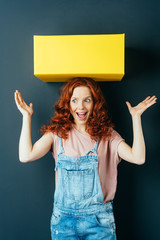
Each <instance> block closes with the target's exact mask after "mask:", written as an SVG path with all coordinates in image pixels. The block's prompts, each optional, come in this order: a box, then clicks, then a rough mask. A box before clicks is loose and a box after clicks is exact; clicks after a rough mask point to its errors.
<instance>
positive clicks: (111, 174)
mask: <svg viewBox="0 0 160 240" xmlns="http://www.w3.org/2000/svg"><path fill="white" fill-rule="evenodd" d="M51 135H52V138H53V152H52V155H53V157H54V159H55V164H56V162H57V155H58V152H59V139H58V136H57V135H55V134H54V133H52V132H51ZM121 141H124V139H123V138H122V137H121V136H120V135H119V134H118V133H117V132H116V131H115V130H113V131H112V135H111V137H110V138H109V139H108V140H107V139H106V140H101V141H100V142H99V143H98V146H97V154H98V162H99V164H98V173H99V179H100V183H101V188H102V192H103V197H104V203H107V202H109V201H111V200H113V199H114V196H115V192H116V188H117V165H118V164H119V163H120V161H121V158H120V157H119V156H118V152H117V147H118V144H119V143H120V142H121ZM94 145H95V141H94V140H92V139H91V138H90V136H89V135H84V134H82V133H80V132H79V131H78V130H77V129H76V128H75V127H74V126H73V128H72V129H71V130H70V131H69V134H68V139H67V140H64V139H62V146H63V149H64V153H63V154H64V155H67V156H72V157H80V156H84V155H85V154H86V152H88V151H89V150H92V149H93V148H94ZM57 179H58V168H57V171H56V177H55V182H56V183H57Z"/></svg>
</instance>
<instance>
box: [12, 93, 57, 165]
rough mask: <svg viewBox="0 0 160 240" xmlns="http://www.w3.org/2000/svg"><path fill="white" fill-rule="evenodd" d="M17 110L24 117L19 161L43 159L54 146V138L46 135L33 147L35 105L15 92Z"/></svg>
mask: <svg viewBox="0 0 160 240" xmlns="http://www.w3.org/2000/svg"><path fill="white" fill-rule="evenodd" d="M15 102H16V105H17V108H18V109H19V111H20V112H21V113H22V115H23V122H22V130H21V135H20V141H19V159H20V161H21V162H24V163H25V162H29V161H34V160H37V159H39V158H41V157H43V156H44V155H45V154H46V153H47V152H48V151H49V150H50V149H51V145H52V137H51V135H50V134H49V133H46V134H44V135H43V136H42V137H41V138H40V139H39V140H38V141H37V142H36V143H35V144H34V145H33V146H32V140H31V120H32V115H33V113H34V111H33V104H32V103H30V104H29V105H27V104H26V103H25V101H24V100H23V98H22V95H21V93H20V92H18V91H17V90H16V92H15Z"/></svg>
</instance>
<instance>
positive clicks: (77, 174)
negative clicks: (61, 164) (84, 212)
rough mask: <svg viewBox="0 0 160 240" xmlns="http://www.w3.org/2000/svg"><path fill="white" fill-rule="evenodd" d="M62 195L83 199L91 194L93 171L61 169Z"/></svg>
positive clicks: (73, 198)
mask: <svg viewBox="0 0 160 240" xmlns="http://www.w3.org/2000/svg"><path fill="white" fill-rule="evenodd" d="M62 172H63V177H64V195H65V197H67V198H69V199H72V200H77V201H79V200H83V199H87V198H90V197H91V196H92V192H93V187H94V178H95V173H94V171H93V169H85V170H66V169H63V171H62Z"/></svg>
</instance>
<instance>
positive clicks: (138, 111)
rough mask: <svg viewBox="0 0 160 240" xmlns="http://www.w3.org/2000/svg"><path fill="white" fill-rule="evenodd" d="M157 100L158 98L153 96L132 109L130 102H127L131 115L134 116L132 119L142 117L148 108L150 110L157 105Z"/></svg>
mask: <svg viewBox="0 0 160 240" xmlns="http://www.w3.org/2000/svg"><path fill="white" fill-rule="evenodd" d="M156 100H157V98H156V96H152V97H150V96H148V97H147V98H146V99H144V100H143V101H142V102H140V103H139V104H138V105H137V106H135V107H132V106H131V104H130V103H129V102H128V101H127V102H126V104H127V107H128V110H129V112H130V114H131V115H132V117H134V116H141V115H142V113H143V112H144V111H145V110H146V109H147V108H149V107H150V106H152V105H153V104H155V103H156Z"/></svg>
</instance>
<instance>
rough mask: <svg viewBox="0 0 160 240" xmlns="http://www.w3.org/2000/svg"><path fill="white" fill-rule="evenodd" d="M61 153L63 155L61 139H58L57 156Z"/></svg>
mask: <svg viewBox="0 0 160 240" xmlns="http://www.w3.org/2000/svg"><path fill="white" fill-rule="evenodd" d="M62 153H64V149H63V146H62V138H60V137H59V152H58V154H62Z"/></svg>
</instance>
